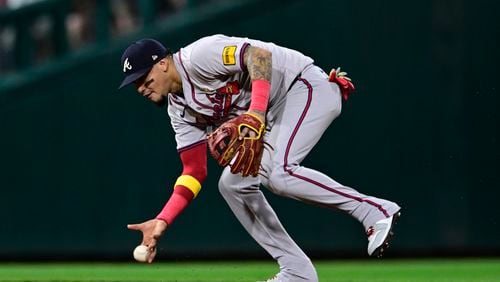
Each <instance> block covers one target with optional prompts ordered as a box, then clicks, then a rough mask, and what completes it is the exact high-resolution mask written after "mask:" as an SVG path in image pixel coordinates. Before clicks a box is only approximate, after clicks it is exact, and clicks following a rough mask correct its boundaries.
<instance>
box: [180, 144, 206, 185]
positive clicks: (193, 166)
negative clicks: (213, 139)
mask: <svg viewBox="0 0 500 282" xmlns="http://www.w3.org/2000/svg"><path fill="white" fill-rule="evenodd" d="M179 154H180V156H181V161H182V166H183V170H182V174H183V175H191V176H192V177H194V178H196V179H197V180H198V182H200V184H202V185H203V181H205V178H206V177H207V142H206V141H203V142H202V143H200V144H198V145H196V146H194V147H190V148H189V149H186V150H181V151H179Z"/></svg>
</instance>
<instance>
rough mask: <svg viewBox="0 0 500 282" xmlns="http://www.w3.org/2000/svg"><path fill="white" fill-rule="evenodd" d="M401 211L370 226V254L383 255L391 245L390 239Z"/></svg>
mask: <svg viewBox="0 0 500 282" xmlns="http://www.w3.org/2000/svg"><path fill="white" fill-rule="evenodd" d="M400 215H401V213H400V212H399V211H398V212H396V213H395V214H393V215H392V216H390V217H388V218H385V219H381V220H379V221H377V222H375V225H373V226H372V227H370V228H368V231H367V232H366V233H367V235H368V255H370V256H375V257H378V258H379V257H382V255H383V254H384V251H385V250H386V249H387V248H388V247H389V241H390V239H391V237H392V235H394V233H393V232H392V228H393V226H394V224H395V223H396V220H397V219H398V218H399V216H400Z"/></svg>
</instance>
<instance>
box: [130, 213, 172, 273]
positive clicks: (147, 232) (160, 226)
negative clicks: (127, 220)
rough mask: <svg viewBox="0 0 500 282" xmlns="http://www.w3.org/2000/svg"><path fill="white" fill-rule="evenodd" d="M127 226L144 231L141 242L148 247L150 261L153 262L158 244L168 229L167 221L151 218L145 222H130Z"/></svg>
mask: <svg viewBox="0 0 500 282" xmlns="http://www.w3.org/2000/svg"><path fill="white" fill-rule="evenodd" d="M127 228H128V229H130V230H137V231H141V232H142V243H141V244H142V245H145V246H146V247H148V251H149V257H148V263H152V262H153V260H154V258H155V256H156V244H157V243H158V240H159V239H160V238H161V236H162V235H163V233H164V232H165V230H166V229H167V223H166V222H165V221H163V220H159V219H150V220H148V221H145V222H143V223H138V224H128V225H127Z"/></svg>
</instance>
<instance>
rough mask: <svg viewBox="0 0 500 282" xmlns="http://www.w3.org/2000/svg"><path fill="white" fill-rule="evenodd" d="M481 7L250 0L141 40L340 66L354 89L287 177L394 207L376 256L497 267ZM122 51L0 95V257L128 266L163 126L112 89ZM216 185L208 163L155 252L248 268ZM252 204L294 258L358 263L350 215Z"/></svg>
mask: <svg viewBox="0 0 500 282" xmlns="http://www.w3.org/2000/svg"><path fill="white" fill-rule="evenodd" d="M499 8H500V6H499V4H498V1H488V0H476V1H465V0H461V1H445V0H436V1H429V0H428V1H410V2H408V1H388V0H386V1H327V0H324V1H314V3H311V1H303V0H297V1H288V2H286V1H272V2H271V1H254V2H251V1H250V2H249V4H244V5H240V6H238V7H237V8H231V9H229V10H227V11H225V12H221V13H220V14H217V16H215V17H212V16H204V15H203V14H199V15H197V14H196V13H195V14H187V15H184V17H188V16H189V17H196V16H199V18H200V19H203V20H198V21H197V20H193V21H191V22H189V21H188V20H186V18H182V17H183V16H181V17H179V18H178V19H177V20H176V21H175V22H171V21H166V22H163V23H161V24H160V25H159V26H157V27H156V28H155V29H152V30H148V31H146V32H144V34H142V35H141V36H154V37H156V38H158V39H160V40H161V41H163V42H164V43H165V44H166V45H168V46H170V48H172V49H173V50H177V49H178V48H180V47H182V46H184V45H185V44H188V43H190V42H191V41H193V40H195V39H197V38H199V37H201V36H205V35H209V34H214V33H224V34H228V35H235V36H248V37H252V38H256V39H261V40H265V41H272V42H274V43H277V44H280V45H284V46H287V47H290V48H293V49H297V50H299V51H302V52H303V53H305V54H308V55H310V56H311V57H313V58H314V59H315V60H316V64H317V65H319V66H321V67H323V68H324V69H325V70H326V71H328V70H329V69H330V68H331V67H334V66H342V67H343V68H344V69H346V70H347V71H348V72H349V74H350V76H351V77H352V78H353V79H354V82H355V84H356V86H357V91H356V92H355V94H354V95H353V96H352V98H351V99H350V100H349V102H348V103H346V104H345V105H344V108H343V114H342V115H341V117H340V118H338V119H337V120H336V121H335V122H334V123H333V124H332V126H331V127H330V129H329V131H328V132H327V134H325V136H324V137H323V139H322V140H321V141H320V143H319V145H318V146H317V147H316V148H315V149H314V150H313V152H312V153H311V154H310V156H309V157H308V158H307V159H306V160H305V162H304V164H305V165H307V166H310V167H314V168H317V169H319V170H321V171H323V172H325V173H327V174H328V175H330V176H331V177H332V178H334V179H336V180H338V181H339V182H341V183H344V184H347V185H349V186H352V187H355V188H356V189H358V190H359V191H361V192H364V193H366V194H371V195H374V196H379V197H384V198H388V199H391V200H394V201H396V202H398V203H399V204H400V205H401V206H402V207H403V217H402V218H401V221H400V223H399V225H398V226H397V237H396V239H395V241H394V244H393V246H392V247H391V250H392V251H393V253H394V254H400V255H408V254H410V255H418V254H456V253H458V254H465V253H468V254H478V253H487V252H489V253H495V252H496V253H498V251H499V250H500V240H499V239H498V238H500V225H499V224H500V223H499V222H498V216H499V214H500V208H499V207H498V204H497V202H498V200H497V199H498V198H499V197H500V190H499V188H500V187H499V186H500V185H499V178H498V172H499V144H498V137H499V132H498V128H499V115H498V105H499V97H498V95H499V93H498V88H499V75H500V71H499V69H498V63H499V62H500V60H499V59H500V55H499V52H498V50H500V48H499V40H500V28H499V21H498V19H499V16H500V12H499V11H500V9H499ZM172 21H173V20H172ZM183 21H187V23H186V24H181V23H182V22H183ZM137 37H139V36H137ZM129 39H130V40H128V39H127V40H123V41H122V42H111V43H109V44H107V45H105V46H101V47H100V48H97V49H95V50H93V51H92V52H90V53H91V54H90V55H88V54H87V55H86V56H83V57H78V56H73V57H70V58H69V59H68V61H67V62H64V63H63V64H60V65H58V67H57V68H55V69H53V70H51V71H47V72H46V73H41V74H38V75H37V76H36V77H32V78H31V79H30V80H28V82H27V83H22V84H18V85H15V86H11V87H5V88H3V89H1V90H0V129H1V131H0V132H1V133H0V134H1V135H0V136H1V138H0V151H1V156H0V160H1V161H0V188H1V189H2V193H1V194H0V231H1V232H0V258H39V257H46V258H55V259H57V258H62V257H71V258H85V257H94V258H96V257H97V258H120V257H128V256H129V255H130V253H131V251H132V249H133V248H134V247H135V245H136V244H137V243H138V242H139V241H140V236H139V234H138V233H133V232H130V231H127V230H126V224H127V223H134V222H140V221H143V220H145V219H149V218H151V217H154V216H155V215H156V214H157V213H158V212H159V210H160V209H161V208H162V206H163V204H164V202H165V200H166V199H167V198H168V197H169V195H170V192H171V186H172V184H173V183H174V181H175V179H176V177H177V176H178V174H179V173H180V171H181V166H180V161H179V160H178V155H177V153H176V150H175V144H174V138H173V132H172V130H171V129H170V123H169V120H168V116H167V115H166V114H165V113H164V112H163V111H162V110H161V109H159V108H156V107H154V106H152V105H151V104H150V103H148V102H147V101H144V100H143V99H142V98H140V97H138V96H137V95H134V94H133V89H127V90H125V91H123V92H121V93H118V92H117V90H116V87H117V85H118V84H119V82H120V79H121V71H120V65H119V60H120V55H121V51H122V50H123V49H124V48H125V47H126V45H127V44H128V43H129V42H130V41H131V40H133V39H136V37H134V38H129ZM220 171H221V169H220V168H218V167H217V166H215V165H214V163H213V162H212V161H210V168H209V177H208V179H207V181H206V182H205V184H204V187H203V189H202V192H201V193H200V195H199V197H198V198H197V199H196V200H195V202H194V203H193V204H192V205H191V206H190V207H189V208H188V209H187V210H186V211H185V213H184V214H182V215H181V216H180V217H179V218H178V220H177V221H176V222H175V223H174V224H173V225H172V226H171V229H169V230H168V232H167V233H166V235H165V236H164V238H163V240H162V242H161V246H162V249H161V255H167V256H174V257H177V258H192V257H204V256H210V257H220V256H223V255H238V256H243V257H245V256H247V257H249V256H264V255H265V254H264V252H263V251H262V250H261V249H260V248H259V247H258V246H257V245H256V243H254V242H253V241H252V239H251V238H250V237H249V236H248V235H247V234H246V233H245V231H244V230H243V228H242V227H240V225H239V223H238V222H237V221H236V219H235V218H234V216H233V215H232V213H231V211H230V210H229V208H228V207H227V205H226V204H225V202H224V201H223V199H222V197H221V196H220V195H219V193H218V191H217V180H218V174H219V172H220ZM265 192H266V195H268V196H269V199H270V202H271V203H272V205H273V206H274V207H275V210H276V211H277V213H278V215H279V216H280V218H281V220H282V221H283V223H284V225H285V226H286V227H287V230H288V231H289V232H290V233H291V235H292V236H293V237H294V238H295V239H296V241H298V243H299V244H300V245H301V246H302V247H303V248H304V249H305V250H306V252H308V253H310V254H312V255H313V256H321V255H327V256H339V255H346V254H347V255H355V256H358V255H360V256H363V255H364V253H365V247H366V246H365V244H366V237H365V235H364V233H363V229H362V227H361V225H360V224H358V223H357V222H355V221H354V220H353V219H351V218H349V217H348V216H346V215H343V214H340V213H338V212H332V211H329V210H324V209H321V208H316V207H312V206H308V205H304V204H301V203H298V202H295V201H293V200H288V199H284V198H279V197H277V196H275V195H272V194H271V193H268V192H267V191H265ZM488 250H489V251H488Z"/></svg>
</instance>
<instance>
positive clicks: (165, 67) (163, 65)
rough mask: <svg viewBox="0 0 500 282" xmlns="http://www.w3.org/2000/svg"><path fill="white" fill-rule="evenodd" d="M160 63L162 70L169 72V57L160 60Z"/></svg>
mask: <svg viewBox="0 0 500 282" xmlns="http://www.w3.org/2000/svg"><path fill="white" fill-rule="evenodd" d="M158 65H159V67H160V69H161V71H163V72H167V71H168V67H169V66H170V62H169V61H168V58H167V57H165V58H163V59H161V60H160V61H159V62H158Z"/></svg>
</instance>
